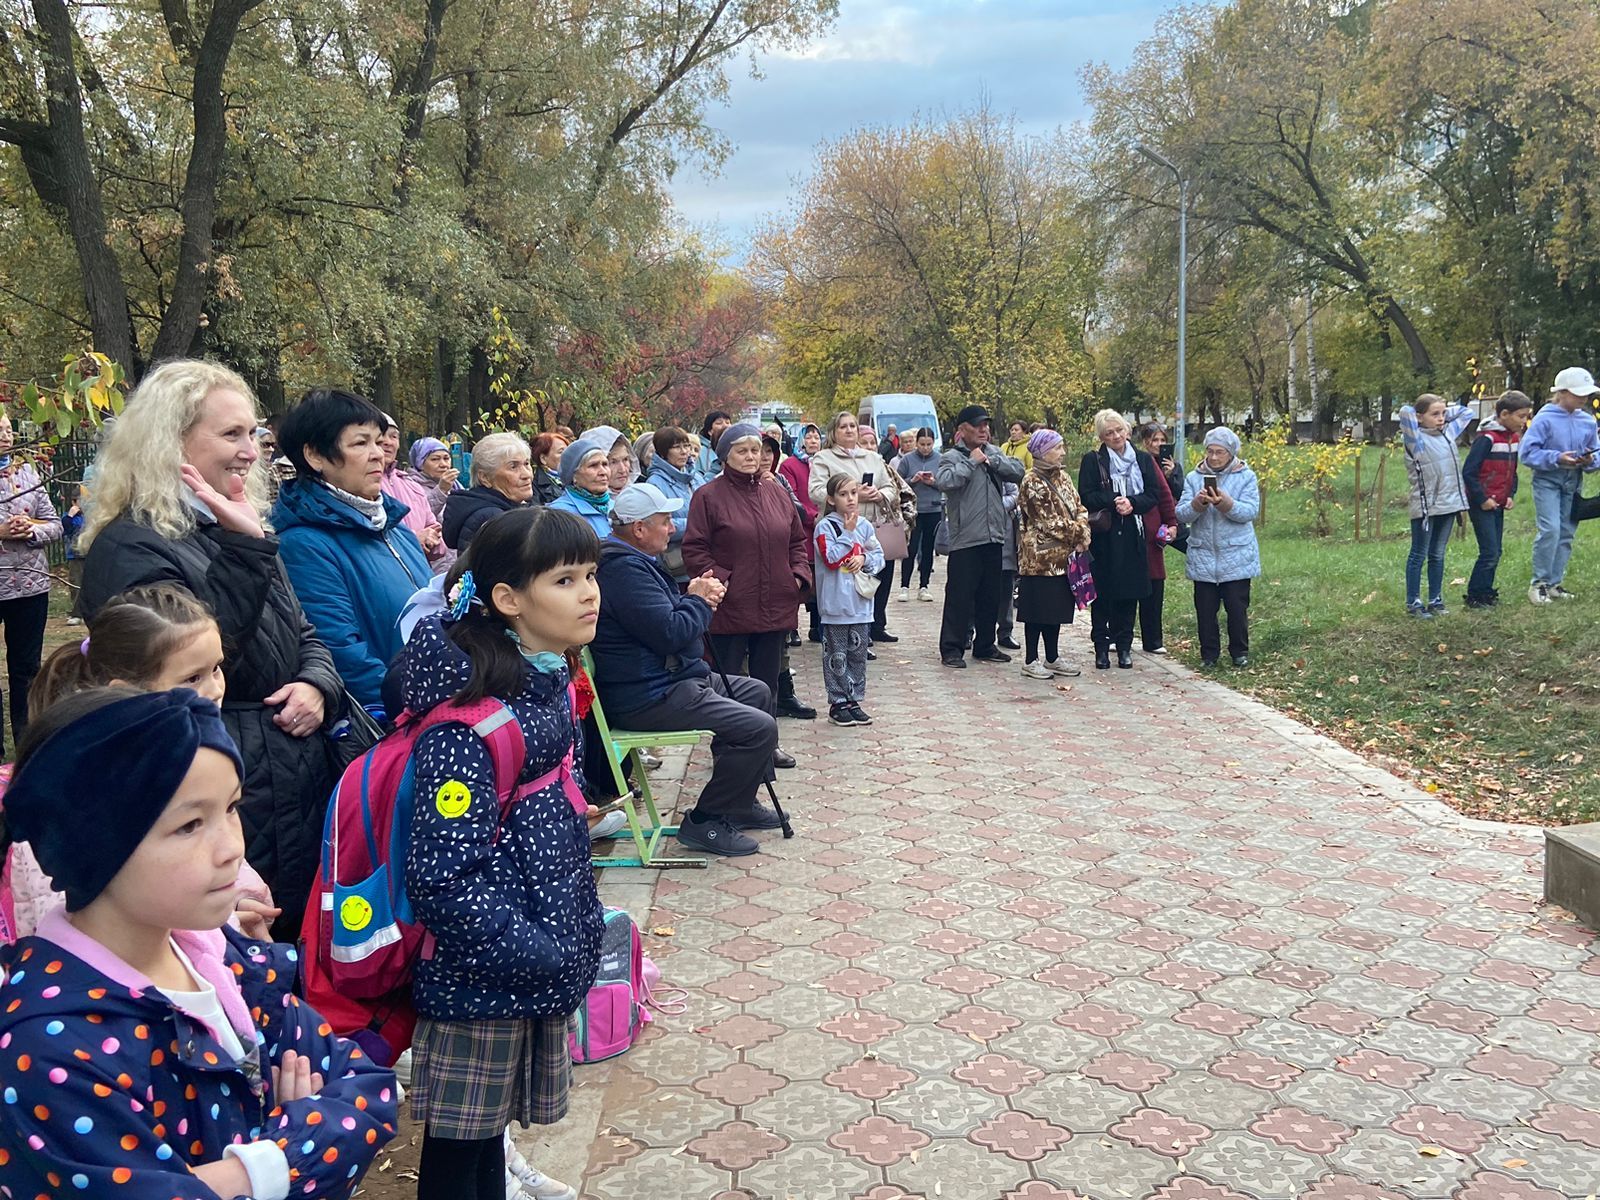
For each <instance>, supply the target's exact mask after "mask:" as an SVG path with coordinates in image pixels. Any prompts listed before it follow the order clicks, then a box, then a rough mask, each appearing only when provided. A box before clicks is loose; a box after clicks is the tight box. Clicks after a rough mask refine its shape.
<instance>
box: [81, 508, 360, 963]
mask: <svg viewBox="0 0 1600 1200" xmlns="http://www.w3.org/2000/svg"><path fill="white" fill-rule="evenodd" d="M149 583H175V584H177V585H179V586H180V587H184V588H187V589H188V590H189V591H190V592H191V593H192V594H193V595H194V596H196V597H197V598H198V599H200V600H203V601H204V602H205V603H206V604H207V605H209V606H210V608H211V611H212V612H213V613H215V614H216V617H217V625H218V627H219V628H220V629H221V631H222V648H223V662H222V674H223V678H224V680H225V683H226V691H225V693H224V695H223V698H222V723H223V724H224V725H225V726H226V727H227V730H228V734H229V736H231V737H232V738H233V740H234V744H235V745H237V746H238V747H239V754H240V756H241V757H242V758H243V759H244V804H243V806H242V807H241V809H240V813H239V815H240V817H241V819H242V820H243V822H244V836H245V856H246V857H247V858H248V859H249V860H250V865H251V866H253V867H255V869H256V870H257V871H259V872H260V873H261V877H262V878H263V879H265V880H266V881H267V885H268V886H269V887H271V888H272V895H273V897H274V899H276V901H277V902H278V904H279V905H280V906H281V907H282V908H283V916H281V917H279V918H278V920H277V921H276V922H275V923H274V925H273V934H274V936H275V937H277V938H278V939H279V940H280V941H293V940H294V937H295V934H296V933H297V931H298V930H299V927H300V914H301V913H302V912H304V911H305V906H306V896H307V895H308V894H309V893H310V891H311V877H312V875H314V874H315V873H316V869H317V855H318V850H319V848H320V846H321V844H322V816H323V813H324V812H325V811H326V808H327V803H328V795H329V792H330V791H331V790H332V787H333V780H332V777H331V772H330V769H329V759H328V746H327V741H326V739H325V738H324V737H323V736H322V735H321V734H320V733H313V734H311V735H310V736H309V737H304V738H297V737H293V736H291V735H290V734H287V733H285V732H284V731H283V730H281V729H279V728H278V727H277V725H275V724H274V723H273V720H272V718H273V715H274V714H275V713H276V712H278V711H279V710H278V709H277V708H270V709H269V708H266V707H264V706H263V705H262V703H261V702H262V700H264V699H265V698H266V697H268V696H270V695H272V694H273V693H274V692H276V691H277V690H278V689H279V688H281V687H283V686H284V685H285V684H287V683H293V682H295V681H297V680H298V681H300V682H303V683H309V684H310V685H311V686H312V687H314V688H316V689H317V691H319V692H321V693H322V704H323V720H324V725H326V724H328V723H331V722H333V721H335V720H337V719H338V718H339V716H340V714H341V711H342V709H343V706H344V690H343V688H342V686H341V685H340V682H339V675H338V672H336V671H335V670H334V669H333V656H332V655H331V654H329V653H328V648H327V647H326V646H324V645H323V644H322V642H321V640H320V639H319V638H318V637H317V631H316V630H315V629H314V628H312V625H311V622H310V621H308V620H306V617H305V613H304V612H303V611H302V610H301V608H300V601H299V600H297V599H296V598H295V594H294V590H293V589H292V588H291V587H290V586H289V581H288V577H287V576H286V575H285V574H284V571H283V564H282V563H280V562H279V561H278V542H277V539H275V538H270V537H265V538H255V537H249V536H247V535H245V534H239V533H230V532H228V531H227V530H225V529H222V528H220V527H219V526H218V525H216V524H215V523H214V522H213V523H209V524H201V525H199V526H197V527H196V528H195V529H194V530H193V531H192V532H190V533H189V535H188V536H187V537H182V538H178V539H177V540H175V541H174V540H169V539H167V538H164V537H162V536H161V535H160V534H159V533H157V532H156V531H155V530H153V529H151V528H150V527H149V526H148V525H141V524H140V523H139V522H137V521H134V520H132V519H131V518H129V517H126V516H122V517H118V518H117V519H116V520H115V521H112V522H111V524H109V525H107V526H106V527H105V528H104V529H102V530H101V531H100V535H99V536H98V537H97V538H95V540H94V542H93V544H92V545H91V546H90V547H89V556H88V558H87V559H86V560H85V561H84V564H83V591H82V593H81V594H80V599H79V606H80V609H81V611H82V613H83V615H84V618H85V619H86V620H88V621H90V622H91V623H92V622H93V620H94V616H95V614H96V613H98V612H99V611H100V609H101V608H103V607H104V606H105V603H106V601H107V600H109V599H111V597H113V596H115V595H117V594H118V593H120V592H125V591H127V590H128V589H129V588H132V587H139V586H140V585H142V584H149Z"/></svg>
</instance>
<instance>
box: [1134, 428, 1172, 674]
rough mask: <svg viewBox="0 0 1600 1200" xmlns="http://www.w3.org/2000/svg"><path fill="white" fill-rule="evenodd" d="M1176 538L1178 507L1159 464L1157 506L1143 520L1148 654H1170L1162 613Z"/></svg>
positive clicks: (1142, 605) (1143, 622)
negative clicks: (1147, 576) (1169, 556)
mask: <svg viewBox="0 0 1600 1200" xmlns="http://www.w3.org/2000/svg"><path fill="white" fill-rule="evenodd" d="M1152 457H1154V454H1152ZM1162 530H1166V537H1165V539H1163V538H1162V537H1161V536H1160V533H1161V531H1162ZM1177 535H1178V506H1177V503H1176V500H1175V498H1174V497H1173V495H1172V488H1171V487H1170V486H1169V485H1168V484H1167V477H1166V476H1165V475H1164V474H1163V473H1162V472H1161V470H1160V469H1159V463H1158V464H1157V470H1156V506H1155V508H1154V509H1153V510H1152V511H1151V512H1149V513H1146V514H1145V518H1144V546H1145V557H1146V559H1147V560H1148V562H1149V564H1150V594H1149V595H1148V596H1146V597H1145V598H1144V599H1143V600H1141V601H1139V640H1140V642H1141V643H1142V644H1143V645H1144V652H1145V653H1146V654H1165V653H1166V652H1167V645H1166V638H1164V637H1163V636H1162V634H1161V609H1162V605H1163V603H1164V602H1165V600H1166V598H1167V558H1166V551H1167V546H1168V545H1170V544H1171V542H1172V539H1173V538H1174V537H1176V536H1177Z"/></svg>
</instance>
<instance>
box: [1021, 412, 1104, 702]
mask: <svg viewBox="0 0 1600 1200" xmlns="http://www.w3.org/2000/svg"><path fill="white" fill-rule="evenodd" d="M1027 450H1028V457H1029V460H1030V461H1031V462H1032V463H1033V467H1032V468H1031V469H1030V470H1029V471H1028V473H1027V474H1026V475H1025V476H1023V478H1022V483H1021V484H1020V485H1019V487H1018V491H1017V572H1018V580H1017V616H1019V617H1020V618H1021V619H1022V628H1023V635H1024V640H1025V642H1026V644H1027V660H1026V661H1025V662H1024V663H1023V667H1022V673H1023V674H1024V675H1026V676H1027V677H1028V678H1029V679H1049V678H1051V677H1052V676H1055V675H1077V674H1080V672H1079V670H1078V668H1077V667H1075V666H1073V665H1072V664H1071V663H1068V662H1066V661H1065V660H1063V659H1062V658H1061V654H1060V640H1061V627H1062V626H1063V625H1070V624H1071V623H1072V616H1073V612H1074V611H1075V609H1076V607H1077V604H1076V601H1075V600H1074V598H1073V595H1072V584H1071V582H1070V581H1069V579H1068V578H1067V560H1068V559H1070V558H1071V557H1072V556H1073V555H1074V554H1076V553H1078V552H1079V551H1082V550H1087V549H1088V548H1089V522H1088V520H1087V516H1086V514H1085V513H1084V510H1083V501H1082V500H1080V499H1079V498H1078V489H1077V488H1075V487H1073V486H1072V480H1071V479H1070V478H1069V477H1068V475H1067V472H1066V471H1064V470H1063V469H1062V463H1063V462H1064V461H1065V459H1066V454H1067V447H1066V444H1065V443H1064V442H1063V441H1062V440H1061V435H1060V434H1059V433H1057V432H1056V431H1055V430H1053V429H1041V430H1039V431H1038V432H1037V433H1035V434H1034V435H1033V436H1032V437H1030V438H1029V439H1028V447H1027ZM1041 641H1043V643H1044V657H1043V658H1042V659H1041V658H1040V657H1039V643H1040V642H1041Z"/></svg>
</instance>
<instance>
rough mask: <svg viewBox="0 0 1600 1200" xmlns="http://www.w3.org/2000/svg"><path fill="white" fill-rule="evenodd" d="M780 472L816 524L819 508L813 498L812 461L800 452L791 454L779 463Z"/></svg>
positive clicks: (812, 521)
mask: <svg viewBox="0 0 1600 1200" xmlns="http://www.w3.org/2000/svg"><path fill="white" fill-rule="evenodd" d="M778 474H780V475H782V476H783V477H784V478H785V479H787V480H788V481H789V490H790V491H792V492H794V496H795V499H796V500H798V501H800V507H801V508H803V509H805V510H806V516H807V517H808V518H809V519H810V521H811V524H812V525H813V526H815V525H816V523H817V513H818V511H819V510H818V508H817V503H816V501H815V500H813V499H812V498H811V463H810V461H809V460H807V459H804V458H801V457H800V456H799V455H798V454H791V455H789V456H787V457H786V458H785V459H784V460H783V461H782V462H781V463H779V464H778Z"/></svg>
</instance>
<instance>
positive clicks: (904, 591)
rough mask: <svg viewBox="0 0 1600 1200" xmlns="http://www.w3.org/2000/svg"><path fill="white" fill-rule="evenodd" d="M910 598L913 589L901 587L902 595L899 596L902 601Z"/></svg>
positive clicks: (902, 602)
mask: <svg viewBox="0 0 1600 1200" xmlns="http://www.w3.org/2000/svg"><path fill="white" fill-rule="evenodd" d="M909 599H911V589H910V588H901V589H900V596H899V600H900V603H901V604H904V603H905V602H906V601H907V600H909Z"/></svg>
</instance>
